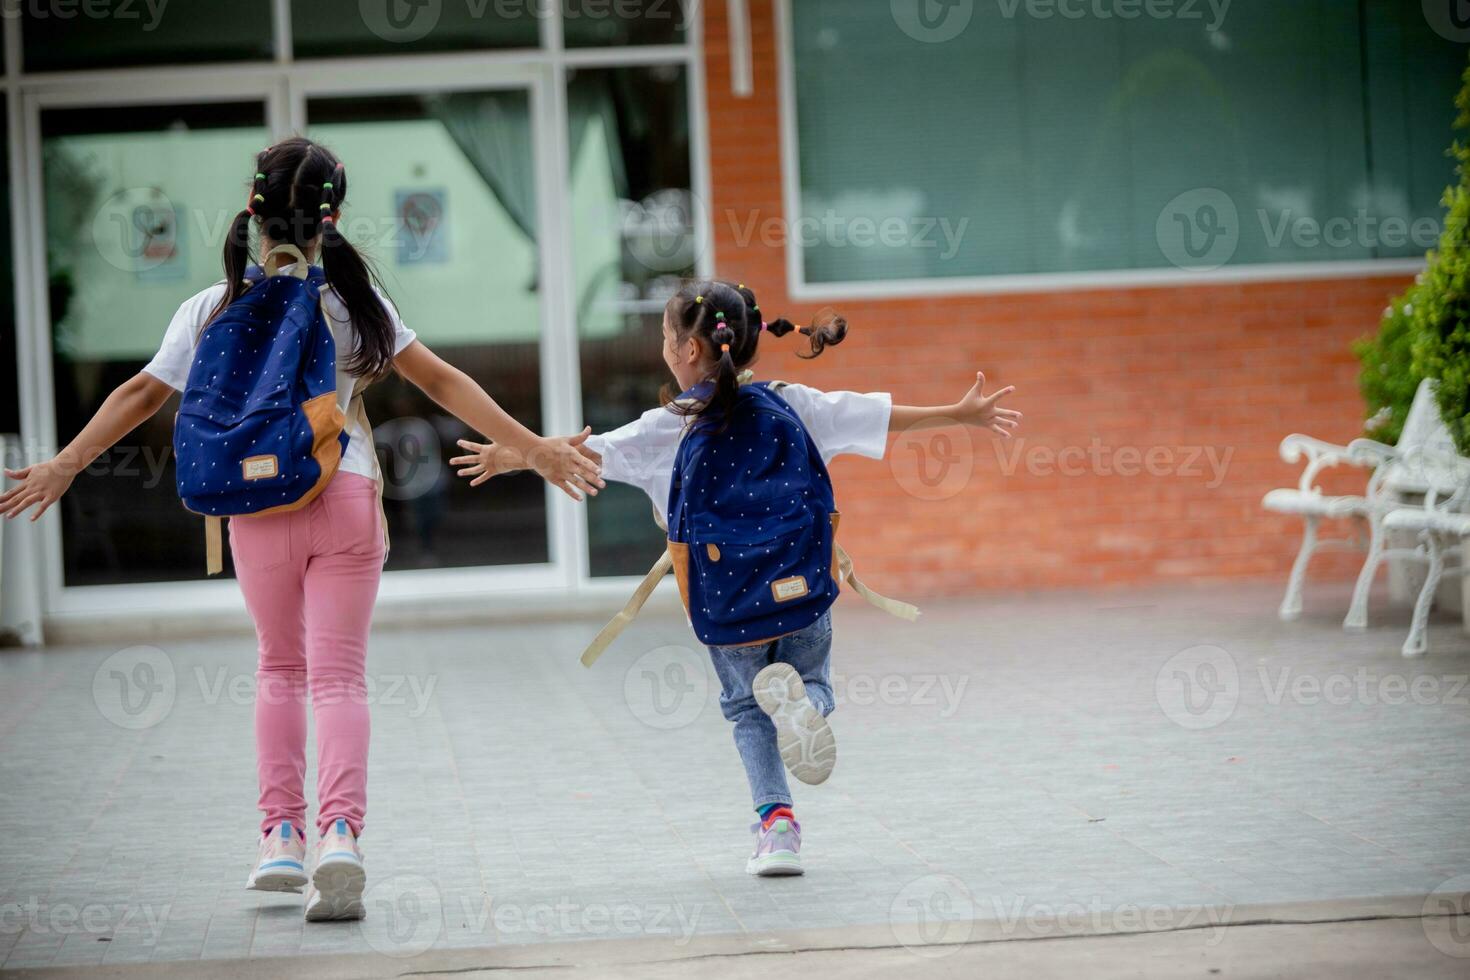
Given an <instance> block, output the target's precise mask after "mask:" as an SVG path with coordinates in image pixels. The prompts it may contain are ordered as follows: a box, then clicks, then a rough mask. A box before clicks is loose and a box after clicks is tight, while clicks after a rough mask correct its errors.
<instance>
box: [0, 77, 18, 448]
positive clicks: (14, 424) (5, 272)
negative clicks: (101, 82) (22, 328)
mask: <svg viewBox="0 0 1470 980" xmlns="http://www.w3.org/2000/svg"><path fill="white" fill-rule="evenodd" d="M9 123H10V116H9V114H8V112H7V111H6V107H5V106H3V105H0V132H6V133H8V132H9V131H10V129H9ZM10 219H11V216H10V154H9V153H0V365H4V367H0V371H4V374H3V375H0V434H9V435H18V434H19V433H20V379H19V378H18V377H17V376H16V372H18V371H19V370H20V362H19V357H18V356H17V353H16V347H15V263H14V261H13V260H12V255H11V251H12V249H11V245H10ZM16 461H17V460H10V461H8V462H7V464H6V465H9V463H10V462H16Z"/></svg>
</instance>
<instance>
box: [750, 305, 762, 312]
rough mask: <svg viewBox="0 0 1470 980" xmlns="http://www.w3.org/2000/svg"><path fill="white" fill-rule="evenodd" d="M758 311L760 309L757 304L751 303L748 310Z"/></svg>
mask: <svg viewBox="0 0 1470 980" xmlns="http://www.w3.org/2000/svg"><path fill="white" fill-rule="evenodd" d="M760 311H761V308H760V307H759V306H756V305H754V304H752V305H751V307H750V312H752V313H759V312H760Z"/></svg>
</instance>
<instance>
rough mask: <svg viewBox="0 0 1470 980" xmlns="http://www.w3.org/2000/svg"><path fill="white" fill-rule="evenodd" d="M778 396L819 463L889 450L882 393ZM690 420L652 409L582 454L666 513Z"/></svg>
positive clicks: (888, 408) (788, 392) (806, 391)
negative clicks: (595, 457) (677, 458)
mask: <svg viewBox="0 0 1470 980" xmlns="http://www.w3.org/2000/svg"><path fill="white" fill-rule="evenodd" d="M779 393H780V396H781V397H782V398H783V399H785V400H786V403H787V404H788V405H790V406H791V407H792V409H793V410H794V411H795V412H796V414H797V417H798V418H800V419H801V422H802V424H803V425H805V426H806V429H807V432H809V433H811V437H812V441H813V442H815V443H816V444H817V451H818V452H819V453H821V454H822V461H823V462H824V463H830V462H832V459H833V457H836V456H840V455H842V454H843V453H851V454H853V455H857V456H867V457H870V458H872V459H882V458H883V453H884V451H885V450H886V448H887V445H888V418H889V415H890V414H891V413H892V411H893V399H892V398H891V397H890V396H889V395H888V394H887V393H886V392H875V393H872V394H859V393H858V392H854V391H818V390H817V389H815V388H808V387H807V386H806V385H798V384H788V385H784V386H782V387H781V388H780V391H779ZM688 422H689V419H687V418H684V417H683V416H680V415H677V414H675V413H674V412H671V411H669V410H668V409H667V408H655V409H651V410H649V411H647V412H644V413H643V414H642V415H641V416H639V417H638V418H637V419H635V420H633V421H632V422H629V423H628V424H627V425H625V426H622V427H621V428H618V429H613V430H612V431H611V432H604V433H602V434H601V435H595V436H592V437H590V438H589V439H588V440H587V448H588V449H591V450H592V451H593V452H595V453H599V454H600V455H601V456H602V477H603V479H605V480H616V481H617V482H619V483H628V484H631V485H633V486H635V487H637V488H638V489H640V490H642V491H643V492H644V493H646V494H648V499H649V500H651V501H653V507H654V510H656V511H657V512H658V513H659V514H660V515H663V514H667V513H668V510H669V485H670V484H671V483H672V482H673V476H674V456H675V454H676V453H677V452H678V450H679V441H680V440H681V439H682V438H683V437H684V433H685V431H686V428H687V425H688Z"/></svg>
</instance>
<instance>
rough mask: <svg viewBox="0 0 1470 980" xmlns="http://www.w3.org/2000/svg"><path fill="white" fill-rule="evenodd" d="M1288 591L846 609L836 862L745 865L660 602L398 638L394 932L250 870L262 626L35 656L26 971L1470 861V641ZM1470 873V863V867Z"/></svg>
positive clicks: (709, 706) (918, 931) (1370, 885)
mask: <svg viewBox="0 0 1470 980" xmlns="http://www.w3.org/2000/svg"><path fill="white" fill-rule="evenodd" d="M1276 599H1277V596H1276V592H1275V590H1274V589H1267V588H1264V587H1253V586H1252V587H1240V588H1231V589H1227V590H1218V589H1217V590H1210V591H1205V590H1189V591H1180V592H1169V593H1158V594H1150V595H1146V596H1137V595H1129V594H1123V593H1110V594H1106V595H1099V596H1088V595H1075V594H1074V595H1053V596H1048V597H1041V598H1034V599H1027V598H1019V597H1014V596H982V597H976V598H974V599H971V600H968V601H962V602H960V601H951V602H948V603H943V604H937V605H933V606H931V607H930V608H929V609H928V610H927V611H926V615H925V616H924V617H923V619H922V620H921V621H920V623H919V624H917V625H912V626H911V625H908V624H905V623H901V622H898V621H895V620H889V619H886V618H884V617H882V616H881V615H880V614H877V613H875V612H873V611H872V610H869V609H867V608H865V607H863V606H861V605H858V604H855V603H854V604H848V603H847V602H846V601H845V602H844V605H843V606H842V607H841V608H840V610H839V613H838V617H837V619H838V622H837V634H838V635H837V644H836V650H837V653H836V655H835V661H834V669H835V673H836V674H837V676H838V679H839V684H838V695H839V704H840V708H839V711H838V714H837V715H836V716H835V717H834V724H835V726H836V729H837V733H838V738H839V745H840V756H839V757H840V762H839V765H838V768H837V772H836V774H835V775H834V777H833V778H832V780H831V781H830V782H829V783H828V784H827V785H825V786H822V787H817V788H799V789H798V793H797V799H798V811H799V814H800V816H801V819H802V821H803V825H804V828H805V830H806V855H805V856H806V861H807V866H808V868H809V873H808V875H807V876H806V877H805V878H801V879H784V880H783V879H777V880H756V879H751V878H748V877H747V876H746V875H745V874H744V870H743V869H744V856H745V852H746V850H747V848H748V846H749V839H748V832H747V825H748V823H749V821H750V819H751V814H750V813H749V812H748V797H747V795H746V792H745V785H744V779H743V776H742V773H741V770H740V767H739V763H738V761H737V759H736V756H735V752H734V748H733V746H732V744H731V741H730V735H729V731H728V726H727V724H726V723H725V721H724V720H723V719H722V718H721V716H720V713H719V707H718V704H717V703H716V695H717V693H718V691H717V689H716V687H715V682H714V678H713V674H712V672H711V671H710V670H709V669H708V668H707V666H706V664H705V661H704V660H703V659H702V657H701V655H700V653H699V651H698V650H697V649H695V647H694V644H693V642H692V637H691V636H690V634H689V632H688V630H687V627H686V626H685V625H684V624H683V622H682V621H680V620H679V619H677V618H674V617H669V616H663V617H656V616H650V617H645V618H644V619H643V620H640V622H639V623H638V624H637V625H636V626H635V627H634V628H633V629H632V630H630V631H629V632H628V633H627V634H625V635H624V637H623V638H622V639H621V640H620V641H619V642H618V643H617V645H615V646H614V647H613V649H612V650H611V651H610V652H609V653H608V654H607V655H606V656H605V657H604V659H603V661H602V662H601V663H599V664H598V665H597V667H595V668H594V669H593V670H590V671H588V670H584V669H582V668H581V667H580V666H579V665H578V664H577V654H578V652H579V651H580V649H581V644H582V643H583V642H585V640H586V639H587V638H588V637H589V635H590V634H591V633H592V632H593V631H595V629H596V626H597V624H596V623H587V622H570V623H565V624H555V625H516V626H504V627H496V628H484V629H475V630H469V629H455V630H444V631H437V632H432V633H424V632H421V631H420V632H407V631H404V632H388V631H380V632H379V633H377V634H376V635H375V639H374V646H373V650H372V655H371V661H370V674H371V678H370V680H371V682H372V684H373V699H374V702H375V703H374V706H373V709H372V710H373V726H374V731H373V755H372V762H371V777H370V792H371V799H370V807H369V827H368V832H367V834H366V836H365V837H364V840H363V844H364V849H365V851H366V853H367V857H368V864H369V871H370V881H369V884H370V891H369V895H368V903H369V910H370V916H369V918H368V920H367V921H366V922H365V923H362V924H361V925H359V924H330V925H313V926H311V927H310V928H307V927H305V925H304V924H303V922H302V918H301V908H300V899H299V898H294V897H291V896H273V895H261V894H257V893H253V892H247V891H245V890H244V889H243V888H242V885H243V883H244V879H245V875H246V872H247V870H248V866H249V862H250V860H251V858H252V856H253V854H254V833H255V825H256V815H255V811H254V798H255V780H254V767H253V750H252V740H251V724H252V722H251V718H252V713H251V703H252V697H253V691H252V689H251V684H252V678H253V649H252V644H251V643H249V642H247V641H245V640H211V641H203V642H168V643H164V644H160V645H158V646H157V647H153V648H136V647H127V648H124V649H118V648H117V647H109V648H96V647H93V648H85V649H50V650H48V651H46V652H44V653H18V652H14V651H7V652H3V653H0V831H3V833H0V963H3V965H4V967H6V968H16V967H23V966H46V965H63V964H69V965H83V964H88V963H108V962H122V961H146V960H181V959H182V960H188V959H195V958H200V957H205V958H225V957H239V956H269V955H289V954H296V953H302V954H311V953H340V952H352V951H378V952H386V953H390V954H393V955H409V954H412V953H415V952H417V951H420V950H423V949H425V948H428V947H430V946H434V947H440V948H443V947H459V946H489V945H497V944H502V943H522V942H541V941H548V940H567V939H593V938H598V939H606V938H618V937H643V938H647V937H654V938H662V940H664V941H667V942H668V943H671V944H682V943H684V942H686V941H687V940H688V939H689V937H691V936H694V935H703V934H710V933H717V932H739V931H744V932H747V933H753V934H759V933H762V932H766V931H770V930H777V929H793V928H811V929H820V928H823V927H827V926H834V927H835V926H850V925H873V926H879V927H882V928H884V929H891V930H892V931H893V934H894V935H895V936H897V937H898V938H899V939H900V941H905V942H907V941H908V940H910V939H915V938H917V941H919V942H923V941H934V940H936V939H938V940H944V939H946V938H949V939H953V938H954V930H956V929H961V928H964V925H963V923H965V922H966V921H968V920H972V919H983V920H992V921H999V922H1001V923H1002V925H1003V928H1005V929H1008V930H1013V931H1015V932H1018V933H1030V932H1043V931H1045V930H1047V929H1048V928H1050V927H1051V925H1050V924H1053V923H1054V922H1055V921H1056V920H1057V919H1058V918H1063V919H1065V920H1066V921H1069V922H1081V923H1083V924H1084V925H1085V924H1087V923H1089V922H1096V923H1098V924H1099V926H1101V927H1113V928H1117V927H1118V926H1120V925H1121V926H1125V927H1126V925H1127V921H1129V920H1131V919H1134V918H1136V919H1138V920H1140V921H1154V922H1157V923H1161V924H1162V925H1165V926H1167V925H1169V924H1171V923H1172V924H1185V922H1186V917H1189V916H1193V917H1195V918H1197V919H1203V918H1205V917H1208V916H1212V915H1213V916H1217V917H1219V916H1226V917H1228V916H1229V915H1230V914H1231V910H1232V908H1234V907H1235V906H1239V905H1245V904H1254V903H1262V902H1291V901H1301V900H1314V899H1330V898H1352V897H1362V896H1372V895H1426V894H1428V893H1430V892H1432V891H1433V890H1434V889H1436V888H1437V887H1439V886H1441V885H1442V884H1444V883H1445V882H1447V881H1448V880H1450V879H1453V878H1455V877H1456V876H1460V875H1467V874H1470V834H1467V833H1466V832H1465V814H1466V813H1467V810H1470V766H1467V765H1466V755H1465V749H1466V746H1467V744H1470V685H1467V684H1466V680H1467V676H1470V637H1467V636H1465V635H1464V634H1462V633H1461V632H1460V631H1459V629H1458V627H1457V626H1456V625H1455V624H1453V623H1449V622H1444V623H1441V624H1440V625H1438V626H1436V627H1435V629H1434V631H1433V633H1432V635H1431V643H1432V651H1433V652H1432V653H1431V654H1430V655H1429V656H1428V657H1427V658H1424V659H1422V660H1417V661H1406V660H1403V659H1401V658H1400V657H1399V655H1398V646H1399V643H1400V642H1401V641H1402V634H1403V630H1404V624H1405V622H1406V618H1407V617H1406V614H1405V613H1404V612H1403V611H1397V610H1376V612H1377V622H1379V623H1386V624H1387V625H1379V626H1375V627H1374V628H1373V629H1371V630H1370V631H1369V632H1367V633H1366V634H1361V635H1351V634H1345V633H1343V632H1342V631H1341V630H1340V629H1339V628H1338V627H1337V625H1336V623H1337V617H1338V616H1340V614H1341V609H1342V607H1343V605H1344V603H1345V595H1343V594H1342V593H1341V590H1336V589H1332V590H1322V591H1318V592H1316V593H1312V594H1309V611H1308V616H1307V618H1306V619H1305V620H1304V621H1303V622H1299V623H1294V624H1283V623H1279V622H1277V621H1276V619H1275V616H1274V609H1275V602H1276ZM1461 885H1462V886H1463V887H1462V890H1464V889H1466V888H1470V879H1467V880H1466V882H1464V883H1461Z"/></svg>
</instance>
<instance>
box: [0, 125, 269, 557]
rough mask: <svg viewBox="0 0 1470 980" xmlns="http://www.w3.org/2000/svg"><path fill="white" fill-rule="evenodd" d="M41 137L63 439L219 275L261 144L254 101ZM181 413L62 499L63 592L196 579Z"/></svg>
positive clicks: (199, 526) (46, 128)
mask: <svg viewBox="0 0 1470 980" xmlns="http://www.w3.org/2000/svg"><path fill="white" fill-rule="evenodd" d="M41 140H42V143H41V150H42V177H43V181H44V186H45V211H46V265H47V274H48V278H49V283H48V285H49V298H50V309H51V342H52V358H53V363H54V384H55V389H56V430H57V437H58V440H59V442H60V443H61V444H63V445H64V444H65V443H66V442H68V441H69V440H70V439H71V438H72V437H74V436H75V435H76V434H77V432H78V431H80V429H81V427H82V425H83V424H84V423H85V422H86V421H87V419H89V418H91V417H92V414H93V413H94V412H95V411H96V410H97V408H98V407H99V406H100V405H101V403H102V400H103V399H104V398H106V397H107V395H108V394H109V393H110V392H111V391H112V389H113V388H115V387H117V386H118V385H119V384H121V383H122V382H123V381H126V380H127V379H128V378H130V377H132V376H133V375H134V374H136V373H137V371H138V370H139V369H140V368H141V367H142V366H143V365H144V364H146V363H147V362H148V360H149V359H151V358H152V356H153V354H154V352H155V351H156V350H157V349H158V345H159V342H160V341H161V340H162V339H163V333H164V329H165V328H166V327H167V326H168V323H169V320H170V319H171V318H172V317H173V314H174V312H175V311H176V310H177V309H178V307H179V304H180V303H182V302H183V301H184V300H186V299H188V298H189V297H190V296H192V295H194V294H195V293H197V292H198V291H199V290H200V289H202V288H204V287H206V286H208V285H209V284H210V283H213V282H217V281H218V280H219V278H220V245H221V242H222V241H223V236H224V229H225V227H226V226H227V224H228V222H229V220H230V219H231V218H232V217H234V215H235V213H236V212H237V211H238V209H239V207H240V202H241V200H242V199H243V192H244V189H245V186H246V183H247V178H248V176H249V175H248V170H249V167H250V165H251V163H252V162H253V160H254V155H255V153H256V152H257V151H258V150H259V149H260V147H261V146H262V145H264V143H265V142H266V140H267V136H266V127H265V107H264V106H263V105H261V104H260V103H251V102H247V103H237V104H212V105H196V106H169V107H144V108H133V107H116V106H114V107H108V108H107V109H105V110H98V109H91V108H88V109H65V110H60V109H55V110H46V111H44V112H43V113H42V115H41ZM7 242H8V239H7ZM7 273H8V263H7ZM177 409H178V399H177V398H174V399H172V400H171V403H170V404H169V405H168V406H167V407H165V408H164V409H163V410H162V411H160V412H159V413H158V414H157V415H155V416H154V417H153V418H152V419H150V420H149V421H148V422H145V423H144V424H143V425H142V426H140V427H138V429H136V430H135V431H134V432H133V433H131V434H130V435H128V436H125V437H124V438H123V439H122V440H121V441H120V442H119V444H118V445H117V446H116V447H114V448H113V449H112V450H111V451H109V452H108V453H105V454H104V455H103V456H102V457H101V458H100V459H98V461H97V462H96V463H95V464H94V465H93V466H92V467H91V468H90V469H89V471H88V472H87V474H86V475H84V476H82V477H81V478H79V479H78V480H77V481H76V483H74V484H73V485H72V489H71V492H70V493H68V494H67V495H66V496H65V497H64V498H62V501H61V503H60V504H59V505H58V506H59V508H60V512H61V526H62V541H63V568H64V576H65V582H66V584H67V585H103V584H111V583H116V582H152V581H164V580H169V579H183V578H199V577H200V576H201V575H202V573H203V568H204V565H203V562H204V525H203V522H202V521H201V520H200V519H199V518H198V517H196V516H194V515H192V514H189V513H188V512H186V511H185V510H184V508H183V507H182V505H180V503H179V498H178V494H177V492H176V491H175V485H174V473H173V453H172V442H173V418H174V413H175V411H177ZM119 501H127V505H126V506H119Z"/></svg>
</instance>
